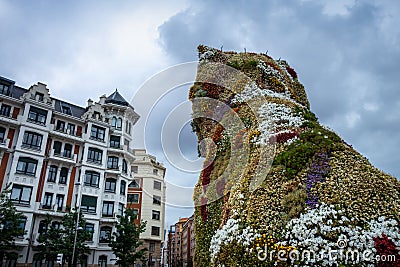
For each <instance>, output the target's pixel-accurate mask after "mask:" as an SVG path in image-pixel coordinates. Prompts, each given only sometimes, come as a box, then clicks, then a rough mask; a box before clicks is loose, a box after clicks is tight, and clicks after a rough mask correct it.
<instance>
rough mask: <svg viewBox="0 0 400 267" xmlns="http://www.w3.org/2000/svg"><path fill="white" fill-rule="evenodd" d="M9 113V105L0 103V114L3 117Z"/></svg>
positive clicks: (8, 115)
mask: <svg viewBox="0 0 400 267" xmlns="http://www.w3.org/2000/svg"><path fill="white" fill-rule="evenodd" d="M10 114H11V106H9V105H6V104H2V105H1V108H0V115H2V116H5V117H10Z"/></svg>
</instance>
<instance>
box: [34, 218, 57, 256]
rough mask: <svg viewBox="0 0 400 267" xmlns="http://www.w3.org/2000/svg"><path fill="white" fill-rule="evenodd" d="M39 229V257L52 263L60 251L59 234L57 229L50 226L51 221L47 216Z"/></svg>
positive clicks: (52, 225) (53, 225)
mask: <svg viewBox="0 0 400 267" xmlns="http://www.w3.org/2000/svg"><path fill="white" fill-rule="evenodd" d="M39 227H40V228H41V229H40V233H39V236H38V238H37V241H38V242H39V245H38V250H39V251H40V252H39V253H40V257H41V258H42V259H48V260H50V261H54V260H55V259H56V258H57V254H58V253H59V251H60V249H61V248H60V241H59V240H60V238H61V233H60V230H59V227H55V224H52V219H51V217H50V215H49V214H47V215H46V219H45V220H44V221H42V222H41V224H40V225H39Z"/></svg>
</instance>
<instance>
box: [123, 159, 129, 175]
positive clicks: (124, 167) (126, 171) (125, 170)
mask: <svg viewBox="0 0 400 267" xmlns="http://www.w3.org/2000/svg"><path fill="white" fill-rule="evenodd" d="M122 172H123V173H128V164H127V163H126V160H125V159H123V160H122Z"/></svg>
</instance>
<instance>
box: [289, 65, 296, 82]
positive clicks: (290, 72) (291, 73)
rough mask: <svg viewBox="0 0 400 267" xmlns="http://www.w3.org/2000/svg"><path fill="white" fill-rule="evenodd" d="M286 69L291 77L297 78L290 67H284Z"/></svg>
mask: <svg viewBox="0 0 400 267" xmlns="http://www.w3.org/2000/svg"><path fill="white" fill-rule="evenodd" d="M286 71H287V72H288V73H289V74H290V76H292V78H293V79H297V73H296V71H295V70H294V69H292V68H291V67H286Z"/></svg>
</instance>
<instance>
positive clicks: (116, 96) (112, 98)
mask: <svg viewBox="0 0 400 267" xmlns="http://www.w3.org/2000/svg"><path fill="white" fill-rule="evenodd" d="M105 102H106V103H109V104H116V105H121V106H126V107H130V106H131V105H130V104H129V102H128V101H126V100H125V98H124V97H123V96H122V95H121V94H120V93H118V90H117V89H115V91H114V93H112V94H111V95H109V96H108V97H107V98H106V101H105Z"/></svg>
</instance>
